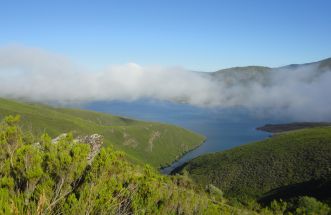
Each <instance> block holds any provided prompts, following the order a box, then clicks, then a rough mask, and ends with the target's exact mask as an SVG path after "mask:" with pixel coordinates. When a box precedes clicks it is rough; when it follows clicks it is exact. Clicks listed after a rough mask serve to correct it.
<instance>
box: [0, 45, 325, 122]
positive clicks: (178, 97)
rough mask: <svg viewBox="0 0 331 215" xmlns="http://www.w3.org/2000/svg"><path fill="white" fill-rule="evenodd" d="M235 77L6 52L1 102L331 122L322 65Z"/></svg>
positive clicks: (0, 58) (0, 61)
mask: <svg viewBox="0 0 331 215" xmlns="http://www.w3.org/2000/svg"><path fill="white" fill-rule="evenodd" d="M231 75H232V74H225V75H223V74H221V75H218V76H211V75H209V74H206V73H194V72H190V71H187V70H185V69H182V68H162V67H142V66H139V65H137V64H134V63H129V64H125V65H119V66H110V67H107V68H104V69H102V70H99V71H89V70H87V69H85V68H83V67H81V66H79V65H75V64H74V63H72V62H71V61H70V60H68V59H67V58H65V57H63V56H60V55H55V54H52V53H48V52H46V51H43V50H40V49H34V48H27V47H21V46H9V47H4V48H0V80H1V84H0V96H1V97H7V98H23V99H28V100H32V101H38V102H54V101H55V102H61V103H68V102H69V103H70V102H83V103H84V102H92V101H103V100H106V101H110V100H125V101H133V100H138V99H142V98H151V99H158V100H167V101H176V102H185V103H189V104H191V105H195V106H201V107H220V108H222V107H233V106H241V107H246V108H248V109H250V110H251V111H253V112H255V113H256V114H259V115H267V116H268V115H273V116H277V115H279V116H281V117H284V116H285V117H291V118H293V119H296V120H313V121H326V120H331V96H330V95H329V94H330V93H331V84H330V83H331V72H330V71H320V70H319V69H318V66H317V65H314V64H313V65H307V66H301V67H297V68H281V69H274V70H272V71H269V72H267V73H265V74H257V75H256V76H257V77H258V79H254V77H255V76H254V77H253V79H252V80H244V81H243V78H241V76H245V74H244V75H241V74H240V73H239V74H236V76H235V78H234V81H232V82H230V83H229V82H228V80H229V76H231ZM246 75H247V74H246ZM261 75H262V76H261ZM260 76H261V77H262V79H261V78H259V77H260ZM231 80H232V79H231Z"/></svg>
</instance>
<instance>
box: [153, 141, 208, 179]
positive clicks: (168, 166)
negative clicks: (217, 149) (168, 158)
mask: <svg viewBox="0 0 331 215" xmlns="http://www.w3.org/2000/svg"><path fill="white" fill-rule="evenodd" d="M206 141H207V137H206V138H205V139H204V140H203V141H202V142H201V143H200V144H199V145H198V146H196V147H194V148H192V149H190V150H187V151H185V152H183V153H182V154H181V155H180V156H179V157H178V158H177V159H176V160H174V161H173V162H172V163H171V164H169V165H167V166H164V167H160V168H158V170H159V172H160V173H161V174H163V175H170V174H171V172H172V171H173V170H174V169H176V168H178V167H175V168H173V169H172V170H171V171H170V172H169V173H166V172H164V170H165V169H167V168H170V167H171V166H173V165H174V164H176V163H177V162H178V161H180V160H181V159H182V158H183V157H184V156H185V155H187V154H188V153H190V152H192V151H194V150H196V149H197V148H199V147H201V146H202V145H203V144H205V143H206ZM180 166H181V165H180Z"/></svg>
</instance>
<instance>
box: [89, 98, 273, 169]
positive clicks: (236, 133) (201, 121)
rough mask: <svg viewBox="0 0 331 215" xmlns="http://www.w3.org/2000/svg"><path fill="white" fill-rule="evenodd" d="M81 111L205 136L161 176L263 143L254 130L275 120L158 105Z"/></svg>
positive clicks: (103, 105)
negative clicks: (206, 158) (210, 156)
mask: <svg viewBox="0 0 331 215" xmlns="http://www.w3.org/2000/svg"><path fill="white" fill-rule="evenodd" d="M84 108H85V109H89V110H94V111H99V112H105V113H111V114H114V115H121V116H126V117H130V118H135V119H140V120H146V121H158V122H164V123H170V124H175V125H178V126H181V127H184V128H187V129H190V130H193V131H195V132H198V133H200V134H203V135H204V136H206V138H207V139H206V141H205V143H204V144H202V145H201V146H200V147H198V148H196V149H194V150H193V151H191V152H188V153H187V154H185V155H184V156H183V157H181V158H180V159H179V160H178V161H176V162H174V163H173V164H172V165H171V166H169V167H167V168H164V169H162V170H161V171H162V172H163V173H165V174H168V173H170V172H171V171H172V170H173V169H174V168H176V167H178V166H180V165H182V164H184V163H185V162H187V161H188V160H191V159H192V158H195V157H197V156H199V155H203V154H206V153H211V152H218V151H224V150H226V149H230V148H233V147H235V146H239V145H242V144H246V143H249V142H253V141H257V140H261V139H264V138H266V137H268V136H269V134H268V133H266V132H262V131H257V130H256V129H255V128H256V127H258V126H261V125H264V124H266V123H272V122H273V123H275V120H271V119H265V118H258V117H256V116H252V115H251V114H250V113H249V112H248V111H246V110H244V109H240V108H231V109H215V108H198V107H193V106H190V105H185V104H176V103H171V102H160V101H135V102H120V101H115V102H94V103H90V104H88V105H86V106H85V107H84ZM178 144H180V143H178Z"/></svg>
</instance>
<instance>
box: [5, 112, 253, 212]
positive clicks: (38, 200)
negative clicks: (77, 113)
mask: <svg viewBox="0 0 331 215" xmlns="http://www.w3.org/2000/svg"><path fill="white" fill-rule="evenodd" d="M18 121H19V117H11V116H10V117H6V118H5V120H4V121H3V122H2V123H1V124H0V147H1V150H0V214H241V213H242V212H245V213H253V212H249V211H246V210H245V209H237V208H234V207H231V206H229V205H227V204H226V201H225V200H223V201H217V199H216V198H214V197H215V195H217V196H220V195H221V193H220V191H219V190H218V189H217V188H215V187H211V192H210V194H208V193H205V192H204V191H202V190H200V189H198V187H196V186H195V184H194V183H193V182H192V181H191V180H190V179H189V178H187V177H186V176H173V177H169V176H163V175H160V174H159V173H158V172H156V170H155V169H154V168H152V167H151V166H149V165H145V166H141V165H137V164H132V163H131V162H129V161H127V159H126V156H125V154H124V153H123V152H119V151H116V150H114V149H113V148H111V147H104V148H101V151H100V152H99V154H98V155H97V156H96V157H94V160H93V161H92V162H91V164H89V163H88V162H87V157H88V155H89V153H90V151H91V149H90V145H89V144H85V143H79V142H77V141H75V140H74V139H73V136H72V135H71V134H69V135H66V136H64V137H62V138H59V139H58V140H57V141H52V140H51V138H50V137H49V136H48V135H47V134H43V135H42V136H41V138H37V139H39V140H38V142H30V141H27V140H31V138H30V137H29V138H25V135H26V134H25V133H24V132H23V131H22V130H21V129H20V127H19V126H17V123H18ZM28 136H30V134H29V135H28ZM32 139H35V138H32ZM213 196H214V197H213ZM222 198H223V197H222Z"/></svg>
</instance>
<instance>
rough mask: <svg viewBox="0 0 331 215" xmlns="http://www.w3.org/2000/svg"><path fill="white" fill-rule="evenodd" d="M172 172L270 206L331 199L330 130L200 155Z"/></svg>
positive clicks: (294, 133) (283, 136)
mask: <svg viewBox="0 0 331 215" xmlns="http://www.w3.org/2000/svg"><path fill="white" fill-rule="evenodd" d="M177 172H182V173H184V172H187V173H188V174H189V176H190V177H191V178H192V179H193V180H194V181H196V182H198V183H200V184H202V185H207V184H213V185H215V186H217V187H218V188H220V189H221V190H222V191H223V192H224V193H225V194H226V196H228V197H238V196H242V197H245V196H246V197H249V198H255V199H258V200H260V201H261V202H269V201H271V200H272V199H278V198H282V199H289V198H292V197H297V196H304V195H308V196H315V197H317V198H319V199H322V200H327V199H330V197H331V195H330V193H329V192H328V191H329V190H330V189H331V128H330V127H323V128H309V129H302V130H297V131H291V132H287V133H281V134H279V135H276V136H273V137H272V138H268V139H266V140H264V141H260V142H256V143H251V144H247V145H243V146H240V147H236V148H234V149H231V150H227V151H224V152H219V153H213V154H208V155H203V156H200V157H198V158H196V159H193V160H192V161H189V162H188V163H187V164H185V165H184V166H182V167H181V168H180V169H178V170H177Z"/></svg>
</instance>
